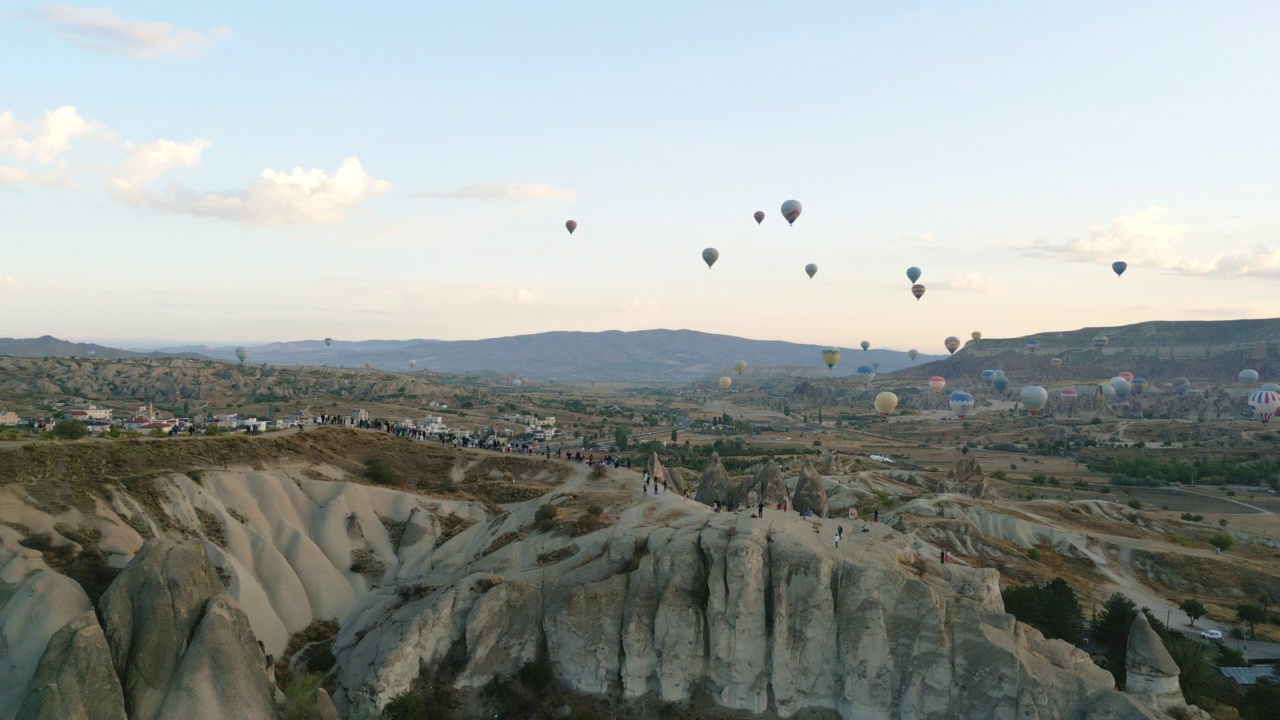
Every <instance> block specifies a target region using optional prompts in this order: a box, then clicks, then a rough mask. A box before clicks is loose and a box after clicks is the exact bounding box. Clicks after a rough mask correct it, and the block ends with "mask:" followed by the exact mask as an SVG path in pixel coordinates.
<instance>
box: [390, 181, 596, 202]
mask: <svg viewBox="0 0 1280 720" xmlns="http://www.w3.org/2000/svg"><path fill="white" fill-rule="evenodd" d="M573 196H574V191H572V190H562V189H560V188H556V187H552V186H550V185H547V184H544V183H532V184H526V185H520V184H503V183H487V184H483V185H463V186H462V187H460V188H458V189H457V190H452V191H450V192H437V193H414V194H412V195H410V196H409V197H411V198H433V199H436V200H572V199H573Z"/></svg>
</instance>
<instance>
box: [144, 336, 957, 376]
mask: <svg viewBox="0 0 1280 720" xmlns="http://www.w3.org/2000/svg"><path fill="white" fill-rule="evenodd" d="M822 349H823V346H820V345H804V344H799V343H789V342H781V341H774V340H751V339H747V338H740V337H733V336H730V335H715V334H711V333H704V332H697V331H694V330H640V331H635V332H622V331H617V330H611V331H607V332H548V333H538V334H535V335H517V336H513V337H502V338H491V339H486V340H453V341H447V340H364V341H358V342H344V341H340V340H335V341H334V342H333V345H332V346H329V347H327V346H325V344H324V342H323V341H321V340H307V341H301V342H280V343H271V344H268V345H260V346H257V347H251V348H249V353H250V359H251V360H252V361H253V362H266V363H271V364H273V365H345V366H351V367H361V366H363V365H364V364H365V363H366V362H367V363H371V364H372V365H373V367H375V368H380V369H384V370H402V369H405V368H407V366H408V362H409V360H410V359H414V360H417V363H418V368H419V369H422V368H424V367H427V368H430V369H432V370H434V371H437V372H481V371H491V372H497V373H500V374H505V373H508V372H510V373H514V374H515V375H517V376H521V377H524V376H533V377H539V378H556V379H592V380H615V381H618V380H622V381H658V382H669V381H684V380H693V379H701V378H704V377H706V376H707V375H708V374H713V373H724V372H728V371H729V370H730V368H731V367H732V366H733V364H734V363H735V362H737V361H738V360H745V361H746V362H747V364H748V365H750V366H751V367H753V368H756V369H763V368H772V367H778V366H799V367H806V368H813V369H816V370H822V371H823V373H826V368H825V367H824V366H823V365H822V363H821V352H822ZM193 351H198V352H200V353H203V354H205V355H209V356H211V357H214V358H218V359H224V360H233V359H234V357H235V349H234V348H232V347H205V346H200V347H179V348H164V349H162V352H193ZM844 354H845V357H844V359H843V360H842V361H841V362H840V364H839V365H837V366H836V367H835V372H834V374H836V375H851V374H853V373H854V372H855V370H856V369H857V367H858V365H861V364H870V363H872V362H879V363H880V371H881V372H887V371H889V370H893V369H897V368H903V367H908V366H910V365H911V360H910V359H909V358H908V357H907V354H906V353H905V352H899V351H895V350H877V349H872V350H870V351H868V352H863V351H861V350H845V353H844ZM936 357H939V356H937V355H934V356H928V355H922V356H921V357H920V358H919V359H918V360H917V362H924V361H927V360H928V359H931V358H936Z"/></svg>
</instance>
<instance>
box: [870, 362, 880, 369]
mask: <svg viewBox="0 0 1280 720" xmlns="http://www.w3.org/2000/svg"><path fill="white" fill-rule="evenodd" d="M871 369H873V370H879V369H880V361H879V360H872V361H871Z"/></svg>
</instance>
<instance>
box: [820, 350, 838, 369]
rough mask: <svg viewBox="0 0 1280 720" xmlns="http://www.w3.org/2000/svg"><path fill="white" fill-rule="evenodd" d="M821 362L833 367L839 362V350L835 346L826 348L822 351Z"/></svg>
mask: <svg viewBox="0 0 1280 720" xmlns="http://www.w3.org/2000/svg"><path fill="white" fill-rule="evenodd" d="M822 362H824V363H826V364H827V367H828V368H833V367H835V366H836V363H838V362H840V350H838V349H837V348H827V349H826V350H823V351H822Z"/></svg>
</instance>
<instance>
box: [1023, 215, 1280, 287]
mask: <svg viewBox="0 0 1280 720" xmlns="http://www.w3.org/2000/svg"><path fill="white" fill-rule="evenodd" d="M1168 214H1169V209H1168V208H1164V207H1160V206H1159V205H1151V206H1149V207H1148V208H1147V209H1145V210H1143V211H1142V212H1139V213H1137V214H1134V215H1128V216H1122V217H1118V218H1116V219H1115V221H1113V222H1112V223H1111V225H1110V226H1109V227H1107V228H1100V227H1096V226H1095V227H1092V228H1090V229H1089V235H1088V237H1087V238H1073V239H1071V240H1068V241H1066V242H1064V243H1058V244H1054V243H1050V242H1047V241H1045V240H1036V241H1035V242H1033V243H1031V244H1029V245H1023V246H1019V247H1017V248H1015V249H1018V250H1022V251H1023V252H1024V254H1025V255H1027V256H1028V257H1033V258H1038V259H1060V260H1067V261H1069V262H1081V263H1099V264H1106V265H1108V266H1109V265H1110V264H1111V263H1112V262H1115V261H1117V260H1123V261H1125V262H1127V263H1128V264H1129V267H1130V268H1131V269H1133V268H1139V267H1146V268H1156V269H1158V270H1165V271H1168V272H1172V273H1177V274H1180V275H1191V276H1202V277H1218V278H1228V277H1243V276H1254V277H1280V250H1277V249H1273V248H1270V247H1267V246H1266V245H1263V244H1261V243H1259V244H1257V245H1254V246H1253V247H1251V248H1249V249H1247V250H1245V251H1243V252H1236V253H1219V254H1217V255H1214V256H1211V257H1208V258H1205V259H1193V258H1183V257H1179V255H1178V251H1179V249H1180V248H1181V247H1182V246H1184V245H1186V244H1187V243H1188V239H1189V231H1188V229H1187V227H1186V226H1185V225H1181V224H1178V223H1173V222H1169V221H1168V220H1166V216H1168Z"/></svg>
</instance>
